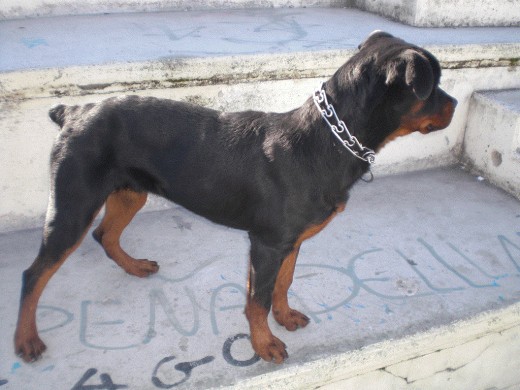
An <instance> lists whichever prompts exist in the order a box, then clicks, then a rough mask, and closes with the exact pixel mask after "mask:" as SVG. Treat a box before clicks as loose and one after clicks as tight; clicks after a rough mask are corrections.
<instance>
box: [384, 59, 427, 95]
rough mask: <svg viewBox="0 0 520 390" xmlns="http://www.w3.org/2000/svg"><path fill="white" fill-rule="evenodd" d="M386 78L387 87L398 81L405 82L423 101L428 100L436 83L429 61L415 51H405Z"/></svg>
mask: <svg viewBox="0 0 520 390" xmlns="http://www.w3.org/2000/svg"><path fill="white" fill-rule="evenodd" d="M386 76H387V77H386V84H387V85H391V84H392V83H394V82H396V80H398V79H402V80H404V82H405V84H406V85H407V86H408V87H410V88H411V89H412V91H413V92H414V93H415V95H416V96H417V97H418V98H419V99H421V100H426V99H428V97H429V96H430V94H431V93H432V90H433V87H434V83H435V79H434V74H433V69H432V66H431V64H430V61H429V59H428V58H427V57H426V56H425V55H424V54H422V53H421V52H419V51H418V50H415V49H407V50H405V51H403V52H402V53H401V54H400V55H399V57H398V59H397V61H396V62H393V63H392V64H391V65H390V66H389V67H388V68H387V74H386Z"/></svg>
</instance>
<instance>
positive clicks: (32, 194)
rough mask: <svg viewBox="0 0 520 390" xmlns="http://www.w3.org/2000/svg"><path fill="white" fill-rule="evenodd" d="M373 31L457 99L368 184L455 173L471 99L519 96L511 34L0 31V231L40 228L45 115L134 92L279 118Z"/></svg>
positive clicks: (351, 25) (30, 23) (399, 144)
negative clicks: (429, 171) (449, 116)
mask: <svg viewBox="0 0 520 390" xmlns="http://www.w3.org/2000/svg"><path fill="white" fill-rule="evenodd" d="M331 24H333V25H334V26H335V28H334V29H330V25H331ZM374 29H384V30H387V31H389V32H391V33H394V34H396V35H398V36H401V37H403V38H404V39H407V40H409V41H412V42H416V43H418V44H420V45H425V46H426V47H428V48H429V49H430V50H431V51H432V52H433V53H434V54H435V55H437V57H438V58H439V59H440V60H441V62H442V66H443V67H444V68H445V70H444V75H443V79H442V85H443V88H445V89H446V90H447V91H448V92H449V93H451V94H453V95H454V96H455V97H456V98H457V99H458V100H459V105H458V107H457V110H456V112H455V117H454V119H453V122H452V124H451V126H450V127H449V128H448V129H446V130H444V131H442V132H438V133H435V134H431V135H429V136H420V135H412V136H409V137H405V138H403V139H400V140H397V141H395V142H393V143H391V144H389V145H388V146H387V147H385V148H384V149H383V150H382V151H381V153H380V154H379V155H378V157H377V164H376V167H375V171H376V172H377V173H378V174H388V173H396V172H405V171H409V170H418V169H424V168H431V167H437V166H446V165H450V164H453V163H455V162H456V161H458V157H459V155H460V152H461V149H462V141H463V137H464V129H465V125H466V118H467V109H468V104H469V98H470V96H471V94H472V93H473V91H474V90H475V89H480V90H482V89H500V88H520V68H519V67H518V66H517V58H518V57H520V42H518V39H517V38H516V37H518V36H520V28H501V29H495V28H489V29H487V28H483V29H471V28H470V29H463V30H454V29H418V28H414V27H410V26H403V25H400V24H398V23H394V22H390V21H388V20H386V19H383V18H381V17H378V16H372V15H369V14H366V13H363V12H360V11H355V10H348V9H273V10H256V11H253V12H251V11H247V12H246V11H220V12H217V11H214V12H181V13H178V12H177V13H160V14H132V15H98V16H83V17H75V18H74V17H60V18H41V19H34V20H19V21H6V22H2V23H0V46H1V47H2V48H3V49H4V48H5V51H4V50H2V51H1V52H0V71H1V73H0V91H1V92H2V94H1V97H0V156H2V157H1V158H2V164H0V183H2V184H1V185H0V186H1V187H0V188H1V190H2V201H1V202H0V231H8V230H12V229H18V228H26V227H31V226H32V227H36V226H41V218H42V215H43V213H44V212H45V210H46V207H47V197H48V189H49V183H48V158H49V157H48V156H49V151H50V147H51V145H52V142H53V139H54V137H55V136H56V131H57V128H56V126H55V125H54V124H53V123H51V121H50V120H49V119H48V118H47V112H48V109H49V107H51V106H52V105H53V104H56V103H58V102H64V103H68V104H76V103H86V102H92V101H99V100H101V99H104V98H106V97H108V96H112V95H117V94H122V93H127V94H128V93H138V94H143V95H144V94H149V95H154V96H161V97H167V98H173V99H179V100H187V101H191V102H195V103H199V104H203V105H205V106H209V107H213V108H216V109H221V110H226V111H235V110H245V109H251V108H254V109H259V110H266V111H285V110H289V109H292V108H295V107H297V106H299V105H300V104H302V103H303V101H304V100H305V99H307V98H308V97H309V96H311V94H312V92H313V90H314V88H315V87H316V86H317V85H318V81H320V80H323V79H326V78H328V77H330V75H332V73H333V72H334V71H335V70H336V69H337V68H338V67H339V66H341V65H342V64H343V63H344V62H345V61H346V60H347V59H348V58H349V57H350V56H351V55H352V53H353V52H354V50H356V47H357V45H358V44H359V43H360V42H361V41H362V40H363V39H365V37H366V35H367V34H368V33H369V32H371V31H373V30H374ZM4 53H9V55H5V54H4Z"/></svg>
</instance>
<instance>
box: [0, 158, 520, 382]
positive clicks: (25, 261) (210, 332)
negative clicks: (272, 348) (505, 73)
mask: <svg viewBox="0 0 520 390" xmlns="http://www.w3.org/2000/svg"><path fill="white" fill-rule="evenodd" d="M519 222H520V203H519V201H518V200H516V199H515V198H513V197H511V196H510V195H508V194H506V193H504V192H502V191H501V190H498V189H496V188H494V187H492V186H490V185H489V184H487V182H486V181H479V180H477V178H476V177H474V176H472V175H469V174H467V173H466V172H464V171H462V170H461V169H460V168H458V167H455V168H452V169H448V170H446V169H444V170H433V171H424V172H419V173H411V174H406V175H402V176H388V177H384V178H378V177H376V180H375V181H374V182H373V183H370V184H366V183H359V185H357V186H356V187H355V188H354V191H353V193H352V196H351V200H350V201H349V205H348V207H347V209H346V211H345V212H344V213H342V214H340V215H339V216H338V217H337V218H336V219H335V220H334V221H333V222H332V223H331V224H330V225H329V226H328V227H327V229H325V230H324V231H323V232H322V233H320V235H318V236H316V237H315V238H313V239H312V240H310V241H309V242H306V243H305V244H304V246H303V248H302V251H301V254H300V258H299V262H298V265H297V268H296V274H295V281H294V284H293V287H292V288H291V291H290V302H291V304H292V305H293V306H294V307H295V308H298V309H300V310H302V311H304V312H305V313H306V314H307V315H309V316H310V317H311V323H310V324H309V326H308V327H307V328H305V329H300V330H298V331H297V332H294V333H290V332H287V331H285V329H282V328H281V327H280V326H278V325H276V324H274V323H272V329H273V331H274V333H275V334H276V335H277V336H279V337H281V338H282V339H283V340H284V341H285V342H286V343H287V345H288V347H289V354H290V358H289V360H288V361H287V363H286V364H284V365H282V366H274V365H272V364H269V363H265V362H263V361H261V362H257V361H256V360H255V359H253V360H251V359H252V357H253V353H252V350H251V347H250V345H249V343H248V341H247V340H246V339H244V338H241V337H242V336H240V335H241V334H247V333H248V327H247V322H246V320H245V317H244V315H243V306H244V301H245V296H244V289H245V281H246V265H247V257H248V243H247V235H246V234H245V233H242V232H239V231H234V230H231V229H227V228H223V227H220V226H216V225H213V224H211V223H209V222H207V221H206V220H204V219H201V218H199V217H196V216H194V215H193V214H190V213H189V212H187V211H185V210H183V209H181V208H179V207H176V206H171V207H170V208H165V209H164V210H163V211H160V212H148V213H140V214H139V215H138V216H137V217H136V218H135V220H134V222H133V223H132V224H131V225H130V226H129V228H128V230H127V232H126V234H125V235H124V237H123V242H124V247H125V248H126V249H127V250H128V251H129V252H130V253H131V254H133V255H135V256H137V257H140V258H143V257H147V258H150V259H154V260H157V261H159V262H160V265H161V269H160V271H159V274H157V275H156V276H153V277H151V278H148V279H137V278H135V277H131V276H129V275H126V274H125V273H124V272H123V271H122V270H121V269H120V268H118V267H117V266H116V265H115V264H114V263H112V262H111V261H110V260H108V259H107V258H106V257H105V255H104V253H103V250H102V249H101V248H100V247H99V246H98V245H97V244H96V243H95V242H94V241H93V240H92V239H91V238H90V237H87V239H86V240H85V242H84V243H83V244H82V246H81V247H80V248H79V249H78V250H77V251H76V252H75V253H74V254H73V255H72V256H71V258H70V259H69V260H68V261H67V262H66V263H65V265H64V266H63V267H62V268H61V269H60V270H59V272H58V273H57V274H56V275H55V277H54V278H53V279H52V280H51V282H50V284H49V285H48V287H47V289H46V290H45V292H44V295H43V297H42V300H41V302H40V306H39V310H38V323H39V326H40V330H41V332H42V337H43V338H44V340H45V341H46V343H47V345H48V347H49V350H48V352H46V353H45V355H44V357H43V359H42V360H40V361H38V362H37V363H35V364H32V365H26V364H24V363H22V362H21V361H20V360H19V359H18V358H17V357H16V356H15V355H14V353H13V352H12V350H13V349H12V348H13V346H12V335H13V332H14V327H15V323H16V314H17V306H18V298H19V291H20V284H21V273H22V271H23V269H25V268H26V267H27V266H28V265H29V264H30V263H31V261H32V259H33V258H34V256H35V254H36V251H37V249H38V245H39V240H40V234H41V232H40V229H34V230H25V231H18V232H11V233H8V234H3V235H0V248H2V249H1V250H2V256H1V257H0V269H1V272H0V285H1V286H2V299H1V300H0V317H1V318H2V321H1V322H0V336H1V337H0V353H1V358H0V383H1V384H3V388H6V389H20V388H24V389H31V388H38V389H56V388H65V389H66V388H72V387H73V386H75V385H77V386H78V387H77V388H79V386H81V385H83V386H87V385H101V383H102V382H103V381H104V383H105V386H107V383H108V380H110V381H112V382H113V384H119V385H127V386H128V388H130V389H153V388H157V387H160V386H161V385H172V384H175V383H178V382H180V383H178V385H177V386H176V387H174V388H207V387H217V386H236V388H240V389H242V388H268V387H269V385H271V386H276V388H314V387H315V386H318V385H322V384H326V383H333V382H337V381H338V380H347V379H349V378H354V379H349V380H351V381H353V382H349V381H347V382H345V383H354V384H355V383H366V381H365V382H362V381H363V380H366V379H367V377H366V376H364V375H366V374H367V373H369V372H372V374H373V375H374V376H372V377H371V378H375V379H378V380H379V379H381V380H384V381H383V382H378V385H381V387H378V388H382V389H384V388H392V387H391V386H390V385H391V384H392V383H398V384H405V380H404V379H401V378H408V381H409V382H411V384H412V385H413V384H416V385H417V386H415V387H414V386H412V385H411V386H410V388H432V389H435V388H442V386H441V385H439V384H446V383H449V382H447V381H449V380H450V378H451V379H452V380H454V381H455V380H457V382H456V383H461V384H465V383H470V384H473V383H478V384H482V387H479V386H475V387H471V388H475V389H483V388H486V387H485V386H484V385H486V386H487V384H491V385H495V386H497V387H500V388H502V387H506V385H508V386H512V385H516V384H518V383H520V369H519V368H520V367H519V366H518V364H520V363H519V361H518V359H516V354H517V351H518V349H517V348H516V347H517V346H518V335H519V332H518V327H519V326H520V311H519V303H518V302H519V301H520V283H519V279H520V231H519V226H520V225H519ZM325 286H326V287H325ZM486 313H488V314H486ZM461 321H462V322H461ZM481 338H482V339H481ZM495 341H496V342H498V343H499V345H496V346H493V345H492V344H493V343H494V342H495ZM499 347H500V348H499ZM497 348H498V349H497ZM173 357H175V358H173ZM428 359H432V360H431V363H430V362H429V360H428ZM425 360H426V361H428V363H426V364H421V362H424V361H425ZM182 362H191V363H192V364H188V365H187V364H184V365H177V364H179V363H182ZM416 366H420V367H421V368H420V369H415V368H414V367H416ZM464 367H467V368H464ZM493 367H497V371H493V370H492V368H493ZM183 370H184V372H185V373H188V374H185V373H183ZM102 374H108V377H107V376H103V377H102V376H101V375H102ZM506 374H507V375H506ZM502 376H503V377H502ZM103 378H104V379H103ZM108 378H109V379H108ZM385 378H386V379H385ZM428 378H430V379H432V380H435V381H434V382H428V381H427V380H428ZM281 384H283V386H282V387H279V386H280V385H281ZM386 384H388V386H387V387H384V386H385V385H386ZM429 384H433V385H432V386H431V387H430V385H429ZM423 385H424V386H423ZM434 385H435V386H434ZM491 385H490V386H487V387H491ZM452 386H455V387H450V388H457V387H456V384H455V385H453V383H452ZM106 388H108V387H106ZM112 388H113V387H112ZM338 388H345V387H338ZM359 388H362V387H359ZM368 388H370V387H368Z"/></svg>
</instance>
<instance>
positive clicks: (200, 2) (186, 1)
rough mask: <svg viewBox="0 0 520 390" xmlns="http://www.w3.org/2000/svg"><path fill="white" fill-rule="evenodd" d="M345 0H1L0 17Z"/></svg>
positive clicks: (342, 3)
mask: <svg viewBox="0 0 520 390" xmlns="http://www.w3.org/2000/svg"><path fill="white" fill-rule="evenodd" d="M346 3H347V1H345V0H208V1H206V0H115V1H111V0H81V1H76V0H24V1H22V2H20V0H3V1H2V2H1V3H0V19H18V18H27V17H39V16H57V15H83V14H100V13H105V12H108V13H119V12H154V11H171V10H203V9H226V8H270V7H341V6H345V5H346Z"/></svg>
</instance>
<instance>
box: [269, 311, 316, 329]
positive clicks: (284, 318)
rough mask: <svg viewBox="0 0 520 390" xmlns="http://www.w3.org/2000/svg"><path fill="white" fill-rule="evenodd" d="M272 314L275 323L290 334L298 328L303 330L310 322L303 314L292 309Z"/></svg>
mask: <svg viewBox="0 0 520 390" xmlns="http://www.w3.org/2000/svg"><path fill="white" fill-rule="evenodd" d="M273 314H274V318H275V319H276V321H277V322H278V323H279V324H280V325H282V326H285V329H287V330H289V331H291V332H293V331H295V330H296V329H298V328H305V327H306V326H307V324H308V323H309V321H310V318H309V317H307V316H306V315H305V314H303V313H300V312H299V311H298V310H293V309H289V310H288V311H286V312H281V311H273Z"/></svg>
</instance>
